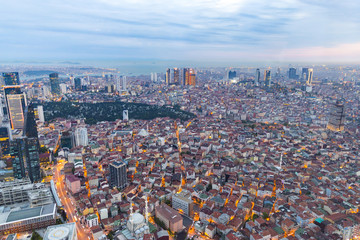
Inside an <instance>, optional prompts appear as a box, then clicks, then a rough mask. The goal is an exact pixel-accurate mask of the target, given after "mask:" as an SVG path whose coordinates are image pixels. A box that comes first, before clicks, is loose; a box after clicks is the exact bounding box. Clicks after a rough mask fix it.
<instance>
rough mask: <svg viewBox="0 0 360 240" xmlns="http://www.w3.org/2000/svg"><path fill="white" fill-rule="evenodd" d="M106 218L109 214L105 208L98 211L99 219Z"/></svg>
mask: <svg viewBox="0 0 360 240" xmlns="http://www.w3.org/2000/svg"><path fill="white" fill-rule="evenodd" d="M106 218H109V213H108V210H107V208H102V209H100V219H101V220H102V219H106Z"/></svg>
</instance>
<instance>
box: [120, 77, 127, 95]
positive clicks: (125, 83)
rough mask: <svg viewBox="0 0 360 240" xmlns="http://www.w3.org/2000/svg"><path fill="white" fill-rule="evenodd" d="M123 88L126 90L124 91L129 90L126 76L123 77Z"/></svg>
mask: <svg viewBox="0 0 360 240" xmlns="http://www.w3.org/2000/svg"><path fill="white" fill-rule="evenodd" d="M121 90H122V91H124V92H126V91H127V78H126V76H123V77H122V81H121Z"/></svg>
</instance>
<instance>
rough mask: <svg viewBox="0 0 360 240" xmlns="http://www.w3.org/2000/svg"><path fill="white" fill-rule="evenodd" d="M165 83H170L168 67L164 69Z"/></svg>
mask: <svg viewBox="0 0 360 240" xmlns="http://www.w3.org/2000/svg"><path fill="white" fill-rule="evenodd" d="M165 83H166V85H169V84H170V68H168V69H166V73H165Z"/></svg>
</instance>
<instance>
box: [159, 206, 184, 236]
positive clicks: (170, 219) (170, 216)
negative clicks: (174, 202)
mask: <svg viewBox="0 0 360 240" xmlns="http://www.w3.org/2000/svg"><path fill="white" fill-rule="evenodd" d="M155 215H156V217H157V218H158V219H160V221H162V222H163V223H164V224H165V226H166V227H167V228H168V229H170V231H172V232H180V231H181V230H182V229H183V218H182V217H181V215H180V214H179V213H178V212H177V211H176V210H175V209H173V208H171V207H169V206H168V205H166V204H164V203H163V204H161V205H159V206H157V207H156V208H155Z"/></svg>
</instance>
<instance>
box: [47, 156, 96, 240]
mask: <svg viewBox="0 0 360 240" xmlns="http://www.w3.org/2000/svg"><path fill="white" fill-rule="evenodd" d="M63 166H64V163H58V164H57V165H56V166H54V175H53V179H54V182H55V184H56V189H57V193H58V195H59V198H60V200H61V203H62V204H63V206H64V209H65V212H66V214H67V217H68V222H75V223H76V231H77V238H78V239H79V240H89V239H93V237H92V233H91V231H90V229H88V228H86V227H84V226H83V225H82V224H81V223H80V219H78V217H77V216H76V213H75V210H76V207H75V206H74V204H73V203H72V202H71V200H70V198H69V197H68V196H67V194H66V193H67V190H66V189H65V184H64V182H63V181H64V179H65V176H63V175H61V169H62V168H63Z"/></svg>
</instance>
